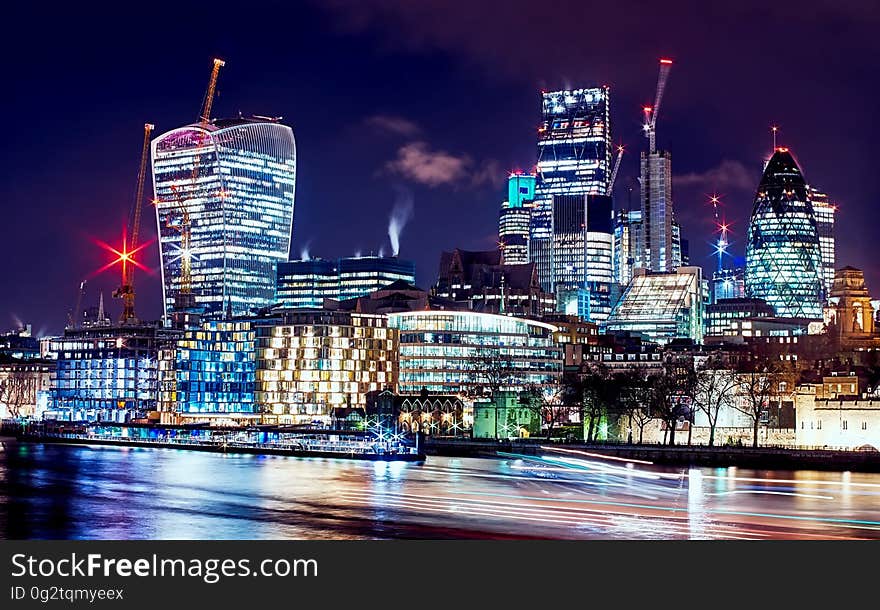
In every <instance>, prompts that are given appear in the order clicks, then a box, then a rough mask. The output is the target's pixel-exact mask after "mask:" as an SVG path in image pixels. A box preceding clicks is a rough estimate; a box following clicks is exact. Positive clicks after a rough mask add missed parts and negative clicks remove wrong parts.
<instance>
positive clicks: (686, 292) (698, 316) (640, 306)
mask: <svg viewBox="0 0 880 610" xmlns="http://www.w3.org/2000/svg"><path fill="white" fill-rule="evenodd" d="M703 311H704V308H703V270H702V269H701V268H700V267H679V268H678V269H677V270H676V271H674V272H667V273H655V272H651V271H647V270H646V269H637V270H636V272H635V275H634V277H633V279H632V281H631V282H630V283H629V286H628V287H627V289H626V291H625V292H624V293H623V296H621V298H620V301H618V303H617V305H615V306H614V310H613V311H612V312H611V316H610V317H609V318H608V321H607V322H606V324H605V328H606V332H609V333H612V332H620V331H627V332H630V333H633V334H640V335H642V336H644V337H645V338H647V339H649V340H651V341H655V342H657V343H668V342H669V341H671V340H673V339H679V338H685V339H693V340H694V341H696V342H698V343H700V342H702V340H703Z"/></svg>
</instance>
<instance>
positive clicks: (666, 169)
mask: <svg viewBox="0 0 880 610" xmlns="http://www.w3.org/2000/svg"><path fill="white" fill-rule="evenodd" d="M640 176H641V178H640V180H639V182H640V184H641V202H642V233H641V246H640V248H639V256H638V257H637V258H638V260H637V262H636V264H637V265H638V266H639V267H642V268H645V269H648V270H649V271H655V272H667V271H674V270H675V269H676V268H677V267H678V266H679V265H681V236H680V234H679V237H678V240H677V241H678V244H679V245H678V247H677V248H676V247H674V240H673V238H674V234H673V232H674V225H675V216H674V212H673V206H672V158H671V156H670V154H669V152H667V151H665V150H658V151H653V152H644V151H643V152H642V155H641V160H640ZM679 230H680V229H679Z"/></svg>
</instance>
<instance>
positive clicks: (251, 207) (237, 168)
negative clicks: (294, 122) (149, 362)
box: [152, 118, 296, 318]
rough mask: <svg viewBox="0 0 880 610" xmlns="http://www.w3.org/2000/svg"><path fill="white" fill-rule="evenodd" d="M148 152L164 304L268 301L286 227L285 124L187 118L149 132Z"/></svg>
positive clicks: (218, 308) (220, 308) (235, 307)
mask: <svg viewBox="0 0 880 610" xmlns="http://www.w3.org/2000/svg"><path fill="white" fill-rule="evenodd" d="M152 161H153V192H154V193H155V198H156V200H155V203H156V220H157V223H158V234H159V248H160V254H161V260H162V288H163V302H164V306H165V314H166V315H168V314H169V313H170V312H172V311H174V310H175V308H191V307H195V308H197V309H198V310H201V312H202V313H203V315H205V316H206V317H209V318H211V317H213V318H218V317H222V316H223V315H224V314H226V312H227V311H231V313H232V314H233V315H240V314H247V313H251V312H253V311H254V310H255V309H259V308H261V307H266V306H269V305H271V304H273V302H274V300H275V267H276V265H277V264H278V263H279V262H282V261H286V260H287V258H288V255H289V253H290V240H291V230H292V228H293V198H294V186H295V182H296V145H295V143H294V139H293V131H292V130H291V128H290V127H288V126H286V125H281V124H280V123H278V122H276V121H273V120H267V119H246V118H241V119H223V120H215V121H213V122H212V123H210V124H207V125H205V124H193V125H188V126H186V127H181V128H179V129H174V130H172V131H169V132H168V133H165V134H163V135H161V136H159V137H158V138H156V139H155V140H153V143H152ZM187 232H188V235H186V237H185V234H186V233H187ZM187 240H188V242H189V243H188V247H187ZM187 259H188V261H189V265H190V268H191V271H190V273H189V281H188V282H186V280H184V279H183V277H184V268H185V262H184V261H185V260H187Z"/></svg>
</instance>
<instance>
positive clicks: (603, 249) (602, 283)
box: [551, 195, 616, 322]
mask: <svg viewBox="0 0 880 610" xmlns="http://www.w3.org/2000/svg"><path fill="white" fill-rule="evenodd" d="M613 244H614V234H613V229H612V205H611V197H610V196H607V195H559V196H554V197H553V222H552V242H551V248H552V253H553V257H552V263H551V271H552V276H551V283H552V285H553V289H554V294H555V296H556V309H557V311H560V312H564V313H567V314H575V315H579V316H581V317H583V318H586V319H588V320H590V321H593V322H604V321H605V320H606V319H607V318H608V315H609V314H610V313H611V307H612V305H613V302H612V301H613V298H614V296H615V294H616V291H614V290H613V287H614V245H613Z"/></svg>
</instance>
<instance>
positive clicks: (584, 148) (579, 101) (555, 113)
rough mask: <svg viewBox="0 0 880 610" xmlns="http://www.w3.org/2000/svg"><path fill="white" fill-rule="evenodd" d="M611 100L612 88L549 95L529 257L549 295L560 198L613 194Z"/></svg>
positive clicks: (540, 141) (540, 138) (541, 137)
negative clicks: (556, 208)
mask: <svg viewBox="0 0 880 610" xmlns="http://www.w3.org/2000/svg"><path fill="white" fill-rule="evenodd" d="M609 96H610V91H609V88H608V87H596V88H591V89H573V90H564V91H551V92H546V93H544V94H543V98H542V101H543V109H542V110H543V111H542V118H543V121H542V125H541V127H540V128H539V130H538V163H537V166H536V170H537V180H536V184H535V204H534V208H533V210H532V220H531V238H530V241H529V256H530V259H531V262H534V263H535V264H536V265H537V268H538V278H539V280H540V282H541V286H542V287H543V288H544V290H545V291H546V292H551V293H552V292H554V289H555V287H554V286H553V285H552V284H553V267H552V260H553V251H552V250H553V243H552V242H553V198H554V196H563V195H565V196H568V195H604V194H605V193H606V191H607V190H608V182H609V180H610V178H611V169H612V161H611V118H610V101H609Z"/></svg>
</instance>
